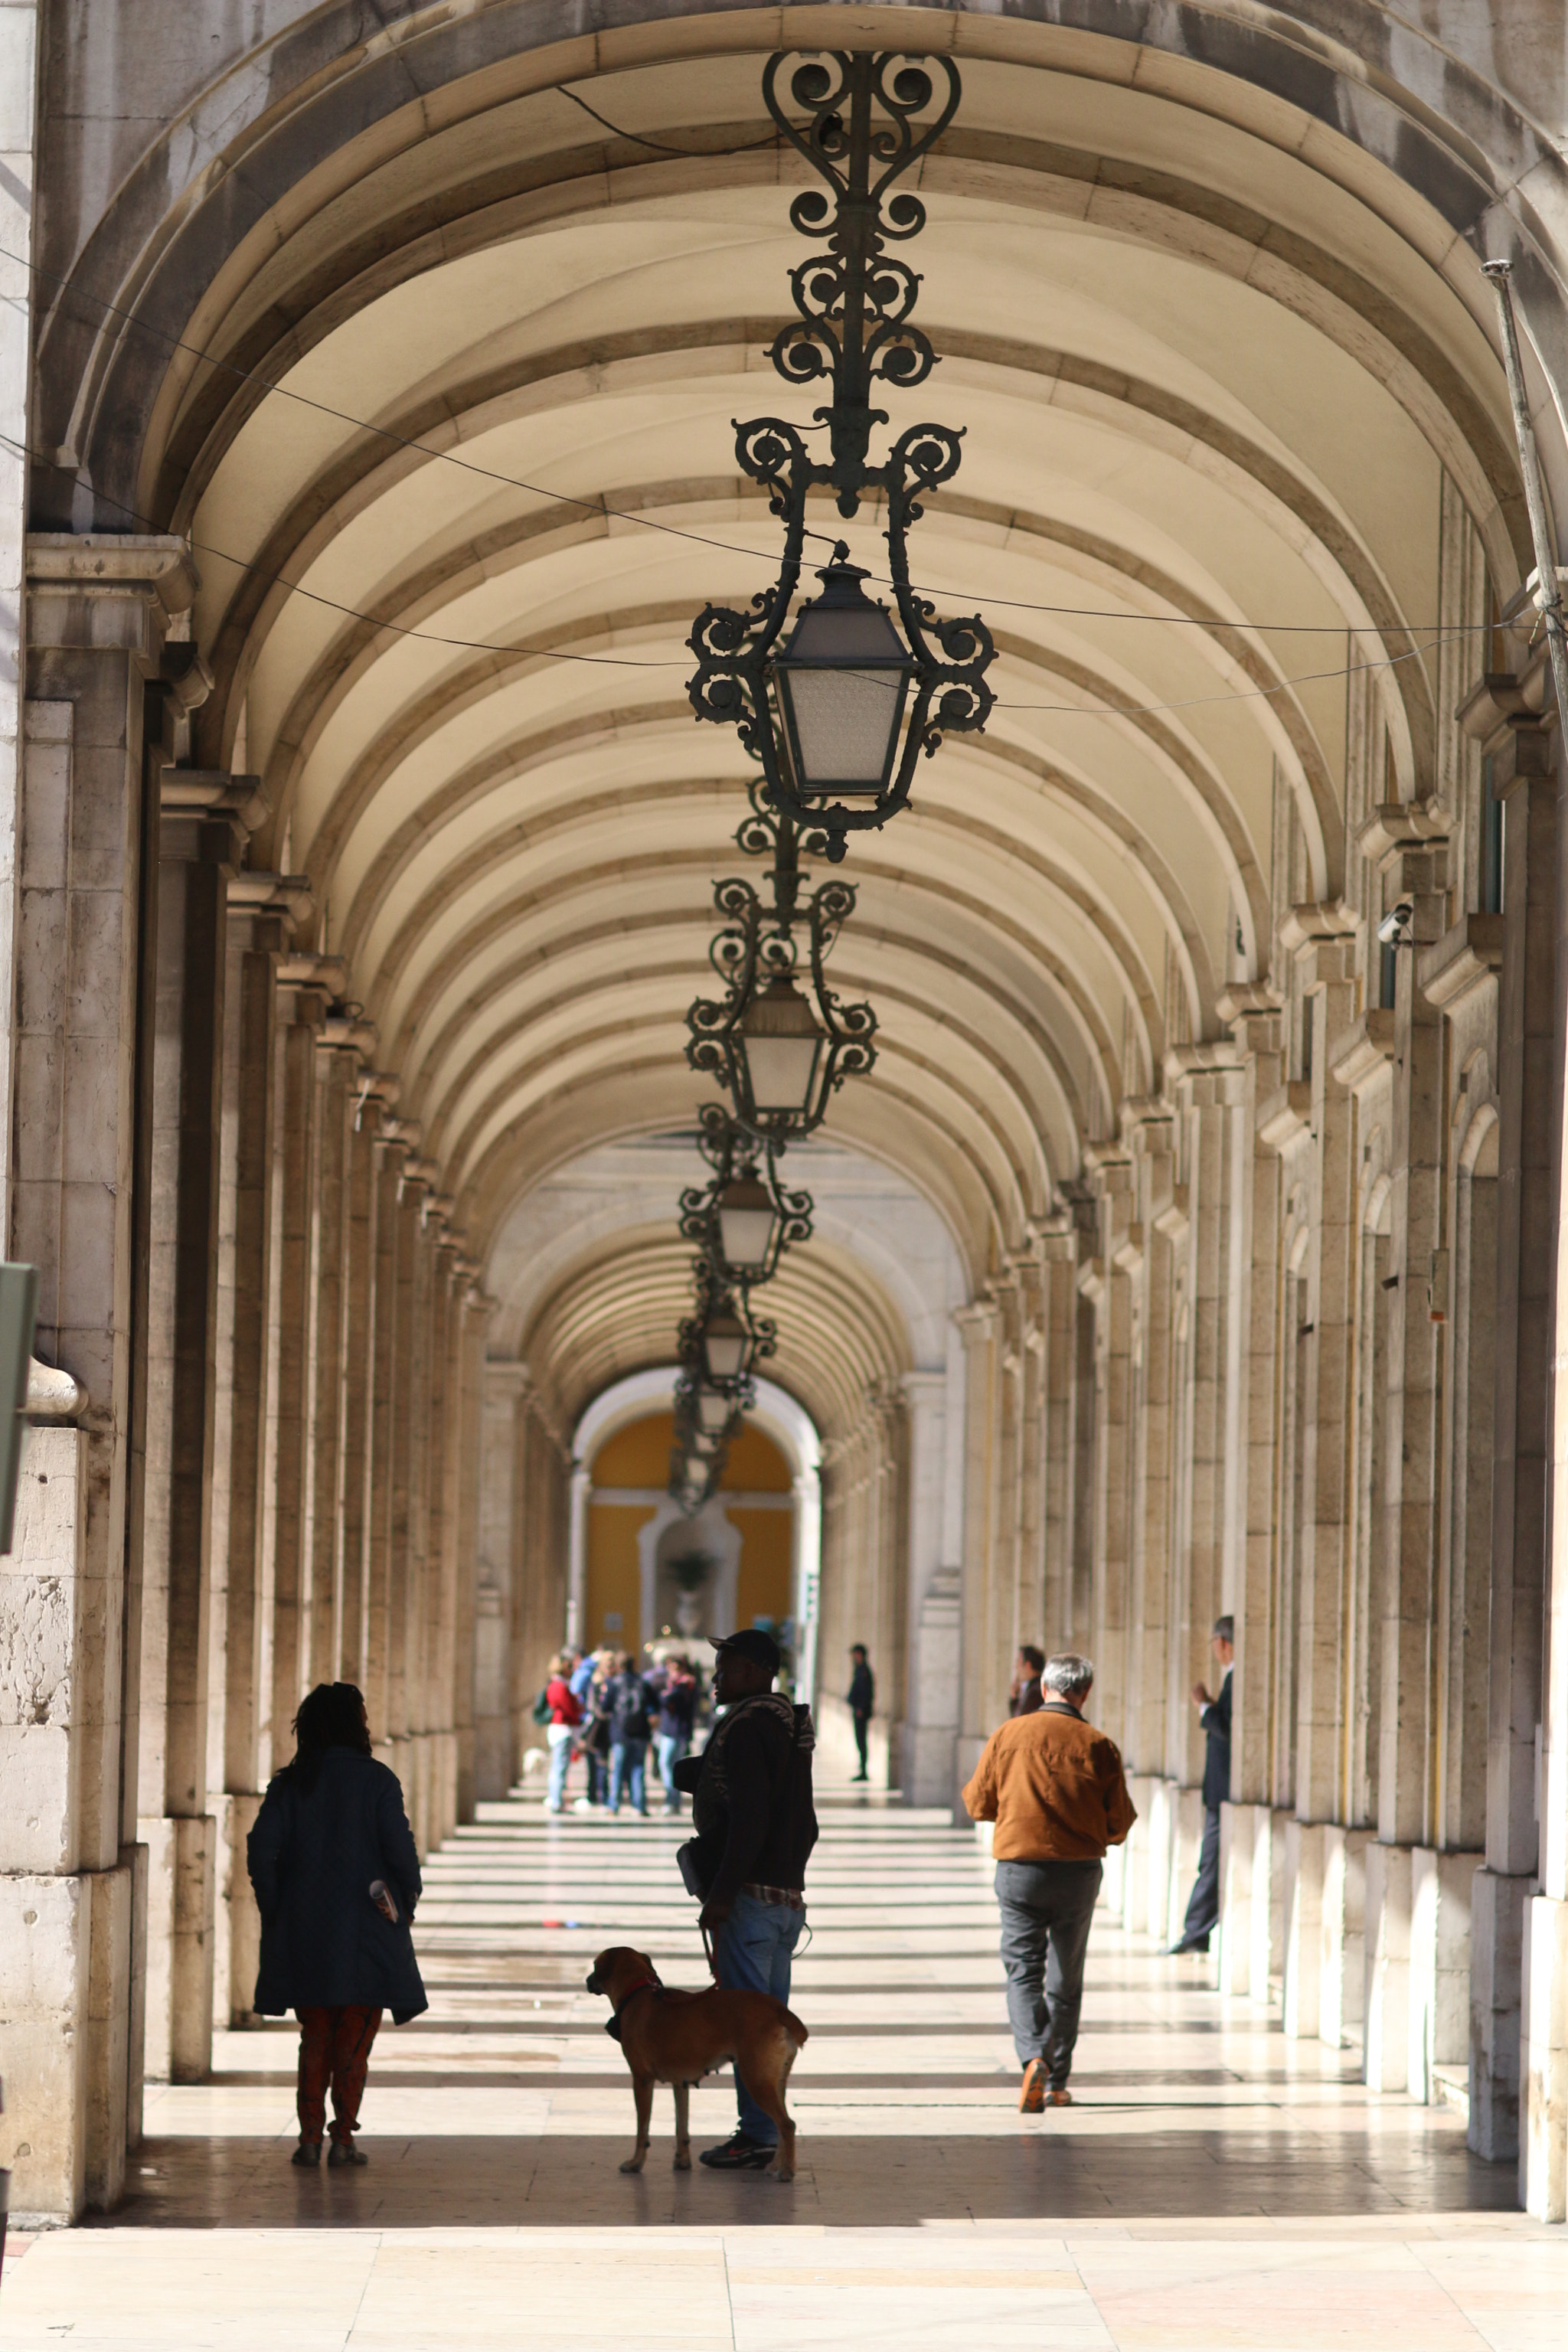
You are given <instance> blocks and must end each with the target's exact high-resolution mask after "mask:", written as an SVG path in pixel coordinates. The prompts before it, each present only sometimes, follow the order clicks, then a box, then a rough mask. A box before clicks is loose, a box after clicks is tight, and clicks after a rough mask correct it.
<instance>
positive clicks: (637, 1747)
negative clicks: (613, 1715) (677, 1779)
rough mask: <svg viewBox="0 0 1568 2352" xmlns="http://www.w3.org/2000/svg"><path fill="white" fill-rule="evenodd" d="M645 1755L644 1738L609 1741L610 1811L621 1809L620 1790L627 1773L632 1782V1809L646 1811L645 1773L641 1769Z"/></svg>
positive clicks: (638, 1811)
mask: <svg viewBox="0 0 1568 2352" xmlns="http://www.w3.org/2000/svg"><path fill="white" fill-rule="evenodd" d="M646 1758H647V1740H646V1739H613V1740H612V1741H611V1742H610V1811H611V1812H612V1813H618V1812H619V1811H620V1810H621V1790H622V1789H623V1788H624V1787H625V1785H626V1779H627V1776H628V1775H629V1776H630V1779H631V1784H632V1811H633V1812H635V1813H646V1812H647V1774H646V1772H645V1771H644V1769H643V1767H644V1760H645V1759H646Z"/></svg>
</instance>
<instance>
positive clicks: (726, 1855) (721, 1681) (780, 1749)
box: [675, 1625, 816, 2172]
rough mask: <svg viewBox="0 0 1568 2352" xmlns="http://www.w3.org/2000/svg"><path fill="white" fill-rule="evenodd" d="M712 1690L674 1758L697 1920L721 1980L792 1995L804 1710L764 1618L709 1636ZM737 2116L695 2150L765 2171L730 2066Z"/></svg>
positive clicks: (760, 2145) (804, 1777) (803, 1798)
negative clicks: (697, 1737) (682, 1751)
mask: <svg viewBox="0 0 1568 2352" xmlns="http://www.w3.org/2000/svg"><path fill="white" fill-rule="evenodd" d="M713 1646H714V1648H715V1650H717V1652H718V1657H717V1658H716V1660H715V1661H714V1666H713V1696H714V1699H715V1701H716V1702H717V1704H718V1705H719V1706H721V1707H722V1708H723V1709H724V1710H725V1712H724V1715H723V1717H722V1719H721V1722H720V1724H719V1727H718V1729H717V1730H716V1731H715V1732H714V1734H713V1737H712V1738H710V1741H709V1742H708V1745H707V1747H706V1748H704V1749H703V1751H702V1754H701V1755H700V1757H689V1758H685V1759H682V1761H681V1762H680V1763H679V1764H677V1765H676V1767H675V1777H676V1784H677V1786H678V1787H680V1788H684V1789H687V1790H689V1792H690V1795H691V1824H692V1827H693V1829H694V1830H695V1831H696V1832H697V1836H696V1841H695V1843H696V1846H697V1853H696V1857H695V1860H696V1871H695V1875H696V1879H697V1883H698V1885H700V1886H701V1888H702V1889H703V1902H702V1909H701V1913H700V1922H701V1925H702V1926H703V1927H706V1928H707V1930H708V1932H709V1934H710V1937H712V1939H713V1966H714V1972H715V1974H716V1975H717V1977H718V1979H719V1982H720V1983H721V1985H725V1986H728V1987H729V1988H730V1989H731V1990H734V1991H743V1992H771V1993H772V1994H773V1997H774V1999H775V2000H783V2001H787V2000H788V1999H789V1976H790V1959H791V1956H792V1955H793V1953H794V1951H795V1943H796V1941H797V1939H798V1937H799V1935H800V1931H801V1928H802V1927H803V1926H804V1925H805V1894H804V1892H803V1890H804V1888H805V1864H806V1858H807V1856H808V1855H809V1853H811V1849H812V1847H813V1846H814V1845H815V1844H816V1811H815V1809H814V1807H813V1804H812V1801H811V1751H812V1748H814V1746H815V1745H816V1738H815V1735H814V1733H813V1731H812V1727H811V1709H810V1708H809V1707H807V1706H795V1705H794V1703H793V1702H792V1701H791V1700H790V1699H788V1698H786V1697H785V1696H784V1693H783V1692H782V1691H775V1690H774V1688H773V1676H774V1675H776V1674H777V1672H778V1670H779V1651H778V1644H777V1643H776V1642H775V1641H774V1640H773V1636H772V1634H771V1633H764V1632H763V1629H762V1627H761V1626H760V1625H752V1626H748V1627H747V1628H746V1629H745V1631H744V1632H742V1633H731V1634H727V1635H726V1636H725V1638H724V1639H723V1640H722V1641H716V1642H715V1643H714V1644H713ZM735 2095H736V2103H737V2105H738V2106H739V2109H740V2119H739V2126H738V2128H737V2130H736V2132H735V2134H734V2137H732V2138H731V2139H728V2140H726V2141H725V2142H724V2143H723V2145H722V2146H721V2147H710V2148H706V2149H704V2151H703V2153H702V2158H701V2161H702V2162H703V2163H704V2164H706V2165H710V2166H711V2167H712V2168H714V2169H715V2170H716V2171H723V2172H732V2171H758V2172H760V2171H762V2170H763V2169H764V2168H766V2167H767V2166H768V2165H769V2164H771V2163H772V2161H773V2152H774V2148H775V2146H776V2144H777V2140H778V2130H777V2126H775V2125H774V2124H773V2122H772V2120H771V2119H770V2118H769V2117H768V2116H765V2115H763V2111H762V2109H761V2108H760V2107H759V2106H757V2105H754V2104H753V2102H752V2100H751V2099H750V2098H749V2097H748V2095H747V2093H746V2089H745V2085H744V2084H742V2081H741V2078H740V2076H739V2075H738V2074H737V2075H736V2077H735Z"/></svg>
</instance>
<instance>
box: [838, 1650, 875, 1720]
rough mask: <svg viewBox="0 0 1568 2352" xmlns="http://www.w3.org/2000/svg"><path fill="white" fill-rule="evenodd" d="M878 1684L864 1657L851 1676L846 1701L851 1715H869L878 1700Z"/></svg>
mask: <svg viewBox="0 0 1568 2352" xmlns="http://www.w3.org/2000/svg"><path fill="white" fill-rule="evenodd" d="M876 1696H877V1685H876V1683H875V1682H874V1681H873V1680H872V1676H871V1669H870V1667H869V1666H868V1664H866V1661H865V1659H864V1658H862V1659H861V1661H860V1663H859V1664H858V1666H857V1667H856V1668H855V1670H854V1672H853V1674H851V1675H850V1677H849V1696H848V1698H847V1701H846V1705H847V1706H848V1709H849V1712H850V1714H851V1715H869V1714H870V1712H871V1708H872V1706H873V1705H874V1703H875V1701H876Z"/></svg>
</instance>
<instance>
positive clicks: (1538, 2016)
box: [1519, 1895, 1568, 2221]
mask: <svg viewBox="0 0 1568 2352" xmlns="http://www.w3.org/2000/svg"><path fill="white" fill-rule="evenodd" d="M1523 1961H1524V1967H1523V1988H1522V1993H1523V1998H1522V2002H1521V2014H1522V2019H1523V2032H1522V2033H1521V2038H1520V2051H1519V2078H1520V2147H1519V2174H1520V2178H1519V2189H1520V2202H1521V2204H1522V2205H1523V2207H1524V2210H1525V2211H1526V2212H1527V2213H1531V2214H1533V2215H1534V2217H1535V2219H1536V2220H1537V2221H1568V1903H1564V1902H1563V1901H1561V1900H1560V1899H1559V1898H1558V1897H1556V1896H1554V1895H1532V1896H1531V1899H1530V1902H1529V1903H1528V1905H1527V1906H1526V1907H1525V1915H1524V1948H1523Z"/></svg>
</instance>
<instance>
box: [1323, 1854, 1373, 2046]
mask: <svg viewBox="0 0 1568 2352" xmlns="http://www.w3.org/2000/svg"><path fill="white" fill-rule="evenodd" d="M1368 1843H1370V1833H1369V1832H1367V1831H1366V1830H1344V1829H1340V1828H1338V1827H1337V1826H1336V1825H1335V1824H1333V1823H1332V1822H1327V1823H1325V1824H1324V1828H1323V1892H1322V1915H1321V1916H1322V1942H1321V1948H1320V1950H1321V1961H1320V1969H1319V1977H1318V2039H1319V2040H1320V2041H1321V2042H1327V2043H1328V2045H1329V2048H1330V2049H1331V2050H1350V2049H1353V2048H1354V2047H1355V2045H1356V2043H1357V2042H1360V2041H1361V2040H1362V2038H1363V2030H1364V2023H1365V2017H1366V2008H1365V2001H1366V1850H1367V1846H1368Z"/></svg>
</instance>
